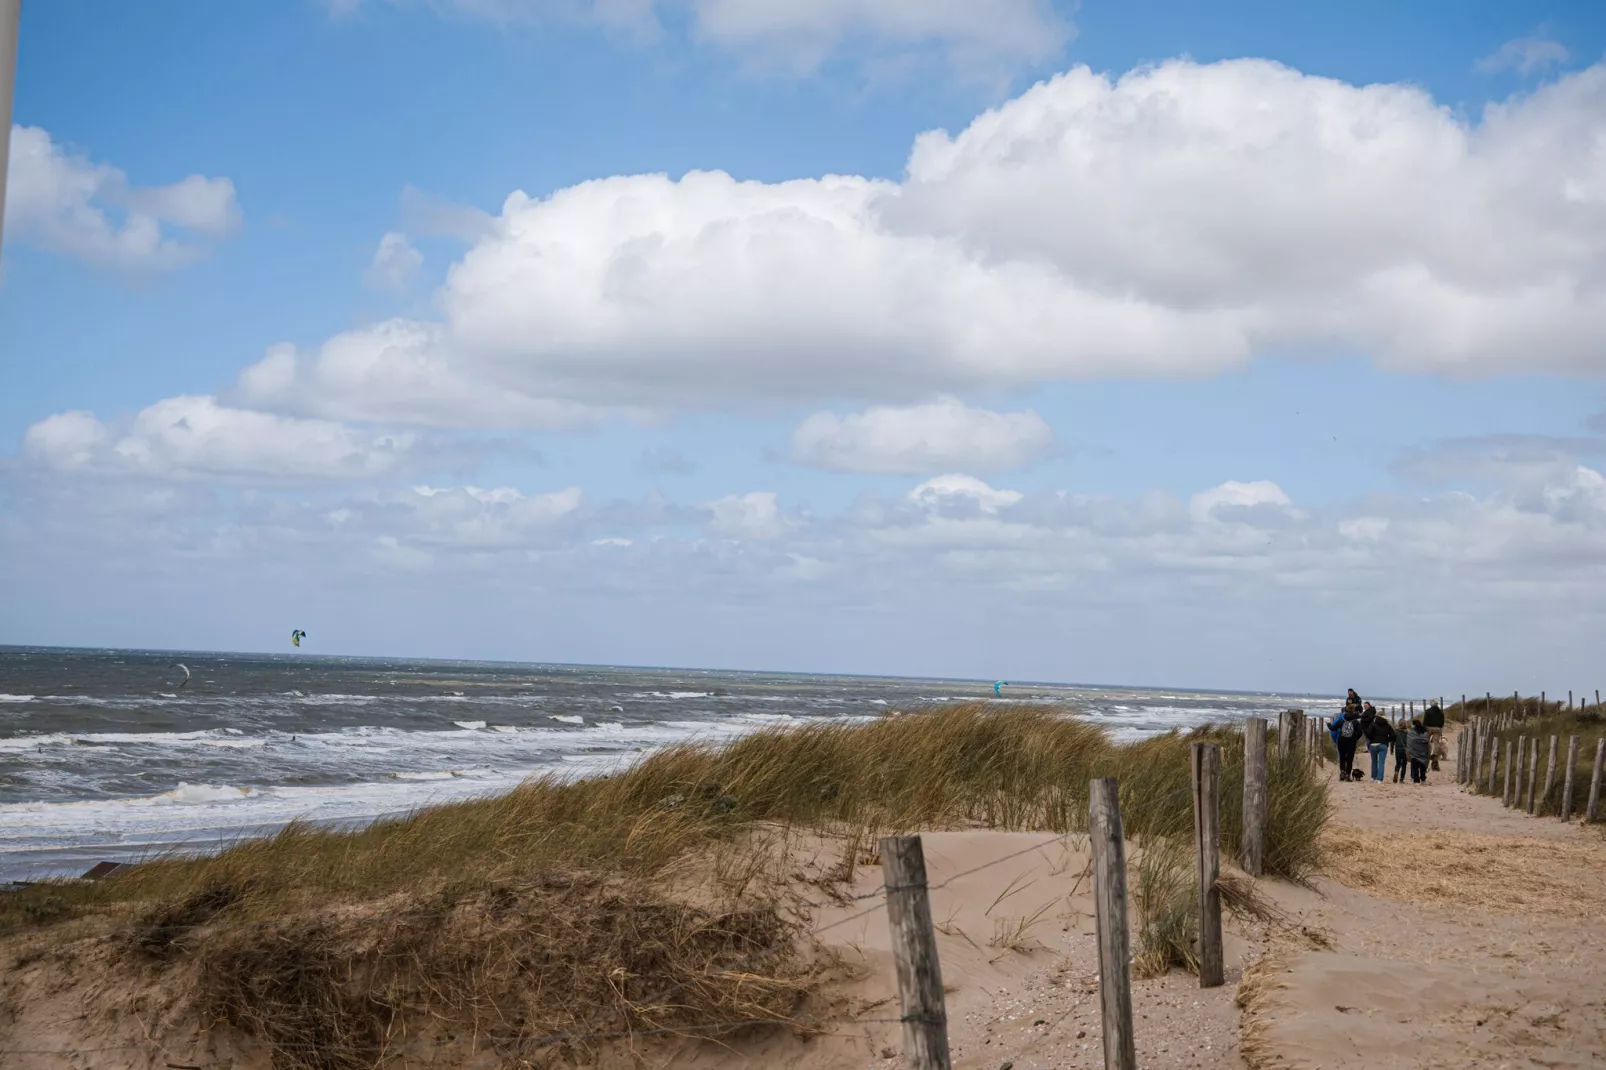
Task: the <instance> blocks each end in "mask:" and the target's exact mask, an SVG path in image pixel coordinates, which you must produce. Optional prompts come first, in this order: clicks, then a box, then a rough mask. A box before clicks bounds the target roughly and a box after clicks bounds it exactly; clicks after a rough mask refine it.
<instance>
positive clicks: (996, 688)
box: [993, 680, 1009, 698]
mask: <svg viewBox="0 0 1606 1070" xmlns="http://www.w3.org/2000/svg"><path fill="white" fill-rule="evenodd" d="M1008 683H1009V681H1008V680H1000V681H998V682H997V683H995V684H994V685H993V697H994V698H1000V697H1002V696H1003V694H1004V688H1005V686H1007V685H1008Z"/></svg>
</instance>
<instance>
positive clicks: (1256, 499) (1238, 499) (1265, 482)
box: [1188, 479, 1293, 522]
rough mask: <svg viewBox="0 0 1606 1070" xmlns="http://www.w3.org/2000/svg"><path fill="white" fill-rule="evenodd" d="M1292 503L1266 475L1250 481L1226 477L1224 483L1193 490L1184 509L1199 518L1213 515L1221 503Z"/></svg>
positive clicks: (1244, 505)
mask: <svg viewBox="0 0 1606 1070" xmlns="http://www.w3.org/2000/svg"><path fill="white" fill-rule="evenodd" d="M1292 504H1293V502H1292V501H1291V500H1290V499H1289V497H1288V495H1287V494H1286V493H1284V492H1283V488H1281V487H1279V486H1278V485H1277V484H1275V483H1273V482H1272V481H1271V480H1269V479H1257V480H1255V481H1254V482H1251V483H1241V482H1239V481H1238V480H1236V479H1229V480H1227V482H1225V483H1222V484H1219V485H1218V486H1214V487H1211V488H1210V489H1209V490H1202V491H1200V492H1199V493H1198V494H1195V495H1194V496H1193V497H1192V498H1191V499H1189V502H1188V509H1189V512H1190V513H1191V514H1192V515H1193V518H1194V520H1196V521H1200V522H1203V521H1207V520H1211V519H1213V518H1215V516H1216V514H1217V511H1218V510H1219V509H1222V508H1223V507H1227V508H1236V509H1252V508H1254V507H1255V506H1258V505H1271V506H1286V505H1292Z"/></svg>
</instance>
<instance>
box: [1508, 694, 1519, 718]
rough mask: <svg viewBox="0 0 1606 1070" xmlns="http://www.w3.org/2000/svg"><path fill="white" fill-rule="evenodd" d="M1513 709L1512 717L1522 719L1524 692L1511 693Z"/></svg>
mask: <svg viewBox="0 0 1606 1070" xmlns="http://www.w3.org/2000/svg"><path fill="white" fill-rule="evenodd" d="M1511 709H1512V711H1513V713H1512V716H1514V717H1520V716H1521V715H1522V692H1520V691H1513V692H1512V693H1511Z"/></svg>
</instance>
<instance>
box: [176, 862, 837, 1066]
mask: <svg viewBox="0 0 1606 1070" xmlns="http://www.w3.org/2000/svg"><path fill="white" fill-rule="evenodd" d="M417 905H418V906H419V907H430V908H433V909H432V910H423V911H420V912H418V913H413V914H401V915H397V914H389V915H386V916H382V917H376V916H374V915H372V914H370V913H368V912H349V913H347V914H344V915H339V914H333V913H331V912H328V911H318V912H312V913H308V914H306V915H303V916H298V917H294V918H287V919H284V920H283V921H282V922H280V923H278V924H274V925H265V926H252V927H244V928H240V927H235V928H232V929H224V930H222V931H218V932H214V933H211V934H208V935H207V938H205V939H203V940H201V941H199V942H198V943H197V945H196V949H195V955H196V959H197V965H198V981H199V984H198V990H199V992H200V993H201V998H200V1005H199V1007H198V1009H199V1010H200V1012H201V1013H202V1015H203V1016H204V1017H205V1018H207V1019H209V1020H214V1021H219V1022H224V1023H227V1024H229V1025H231V1026H233V1027H235V1028H237V1029H239V1030H241V1031H243V1032H244V1033H246V1034H248V1035H251V1036H255V1037H257V1038H259V1039H261V1040H262V1041H264V1042H265V1043H266V1044H267V1045H268V1046H269V1047H270V1048H271V1049H272V1050H273V1052H274V1053H275V1056H276V1059H278V1060H281V1061H282V1062H283V1063H284V1064H285V1065H288V1066H295V1067H305V1068H308V1070H346V1068H355V1067H367V1066H373V1065H375V1063H376V1062H378V1061H379V1060H380V1059H382V1058H383V1057H384V1056H385V1055H386V1054H387V1053H389V1052H393V1051H394V1050H396V1049H398V1048H400V1047H404V1046H406V1045H407V1044H409V1043H413V1042H417V1041H420V1040H424V1041H430V1040H443V1039H447V1038H448V1037H451V1036H465V1035H466V1036H472V1037H475V1038H478V1039H479V1042H480V1043H481V1044H482V1045H483V1046H484V1047H485V1048H487V1049H489V1050H492V1051H495V1052H497V1053H498V1054H500V1055H501V1056H502V1057H503V1058H504V1059H514V1058H519V1059H523V1058H529V1057H531V1056H532V1055H534V1054H535V1053H537V1052H545V1053H547V1054H550V1055H553V1056H554V1057H557V1058H561V1059H567V1058H569V1057H570V1056H573V1055H584V1054H586V1053H588V1052H589V1051H591V1050H593V1047H592V1045H591V1044H588V1043H587V1042H586V1041H584V1040H581V1039H572V1040H565V1041H559V1042H556V1043H555V1044H549V1043H544V1042H542V1041H541V1039H540V1038H545V1037H550V1036H551V1035H553V1034H564V1033H596V1032H619V1033H632V1032H640V1031H643V1030H671V1031H675V1032H681V1033H692V1034H697V1035H712V1031H711V1030H710V1027H711V1026H713V1025H714V1024H715V1023H721V1022H728V1021H750V1020H756V1021H765V1022H776V1023H785V1022H787V1021H789V1020H791V1019H793V1018H794V1017H795V1016H796V1014H797V1013H798V1012H799V1010H800V1008H801V1007H802V1005H803V1002H804V1000H805V997H806V994H807V991H808V989H809V987H810V980H811V972H812V967H811V966H810V964H809V962H808V960H807V958H806V957H805V956H804V955H803V954H802V953H801V950H800V945H799V941H798V930H797V925H796V923H795V922H792V921H788V920H786V919H784V918H783V917H782V916H781V915H780V914H779V913H778V912H777V911H776V910H774V909H773V908H771V907H749V908H745V909H721V910H716V909H704V908H700V907H695V906H691V905H688V904H686V903H681V902H676V901H673V900H669V899H666V898H664V897H663V896H661V895H660V894H658V893H657V892H656V891H654V890H653V889H651V888H647V887H643V886H642V885H640V884H639V883H634V882H630V881H621V880H618V879H607V878H603V877H596V876H593V877H579V878H575V879H548V880H546V881H541V882H532V883H527V884H524V885H519V886H511V885H510V886H503V887H497V888H494V889H487V890H486V891H483V892H481V893H478V894H476V895H474V896H471V897H468V898H464V899H458V900H455V901H447V900H437V901H435V902H428V903H420V904H417ZM417 1023H434V1024H433V1028H432V1029H431V1030H430V1033H427V1034H425V1035H422V1036H418V1035H414V1036H409V1033H408V1030H409V1027H410V1026H411V1027H412V1028H417Z"/></svg>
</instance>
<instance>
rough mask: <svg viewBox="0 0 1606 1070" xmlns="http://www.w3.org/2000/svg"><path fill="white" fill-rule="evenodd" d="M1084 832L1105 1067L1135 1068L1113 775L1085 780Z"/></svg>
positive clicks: (1122, 847)
mask: <svg viewBox="0 0 1606 1070" xmlns="http://www.w3.org/2000/svg"><path fill="white" fill-rule="evenodd" d="M1087 832H1088V840H1089V846H1090V847H1091V848H1092V851H1093V927H1094V931H1095V932H1097V933H1098V941H1099V1004H1100V1008H1101V1010H1102V1011H1103V1018H1104V1066H1105V1068H1106V1070H1137V1066H1138V1056H1137V1049H1136V1047H1135V1046H1134V1044H1133V1040H1132V979H1131V976H1130V974H1129V972H1128V970H1129V968H1130V963H1131V957H1132V951H1131V942H1130V941H1129V939H1128V937H1127V929H1126V841H1125V840H1124V839H1123V838H1122V834H1121V796H1120V790H1119V785H1118V784H1117V782H1116V780H1115V778H1114V777H1100V778H1098V779H1097V780H1094V781H1093V783H1092V784H1091V785H1089V793H1088V803H1087Z"/></svg>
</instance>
